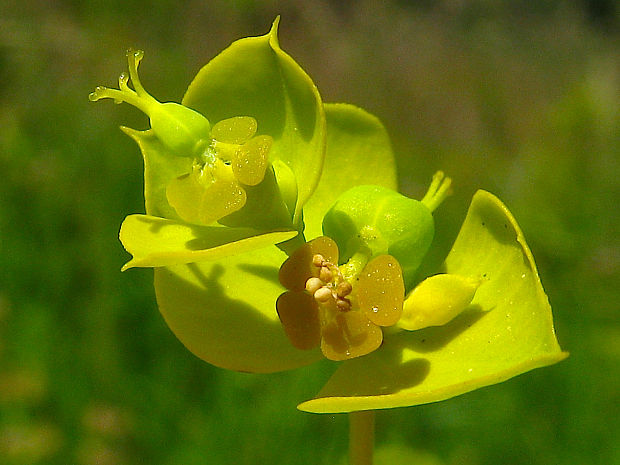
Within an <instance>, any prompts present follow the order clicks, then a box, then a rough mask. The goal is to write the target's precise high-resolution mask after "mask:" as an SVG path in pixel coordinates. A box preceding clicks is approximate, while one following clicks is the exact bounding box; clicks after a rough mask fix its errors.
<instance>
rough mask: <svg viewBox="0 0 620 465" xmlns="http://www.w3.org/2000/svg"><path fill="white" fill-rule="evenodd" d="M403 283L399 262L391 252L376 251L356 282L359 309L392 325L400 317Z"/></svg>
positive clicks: (369, 316)
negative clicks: (380, 253) (379, 252)
mask: <svg viewBox="0 0 620 465" xmlns="http://www.w3.org/2000/svg"><path fill="white" fill-rule="evenodd" d="M404 299H405V284H404V282H403V274H402V271H401V268H400V265H399V264H398V262H397V261H396V259H395V258H394V257H392V256H391V255H380V256H378V257H376V258H374V259H373V260H371V261H370V262H368V264H367V265H366V266H365V267H364V270H363V271H362V274H361V275H360V277H359V282H358V285H357V301H358V304H359V307H360V309H361V311H362V312H364V314H365V315H366V317H367V318H368V319H369V320H370V321H372V322H373V323H375V324H377V325H379V326H392V325H393V324H396V322H397V321H398V320H399V319H400V316H401V314H402V310H403V301H404Z"/></svg>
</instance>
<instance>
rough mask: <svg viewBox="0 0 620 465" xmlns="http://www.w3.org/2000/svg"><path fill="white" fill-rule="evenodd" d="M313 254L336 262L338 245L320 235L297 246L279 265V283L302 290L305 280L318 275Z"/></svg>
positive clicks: (292, 288) (292, 289)
mask: <svg viewBox="0 0 620 465" xmlns="http://www.w3.org/2000/svg"><path fill="white" fill-rule="evenodd" d="M315 255H321V256H322V257H323V259H324V260H327V261H329V262H331V263H334V264H336V263H338V246H337V245H336V243H335V242H334V241H333V240H332V239H330V238H329V237H327V236H320V237H317V238H316V239H313V240H311V241H310V242H306V243H305V244H304V245H302V246H301V247H299V248H298V249H297V250H296V251H295V252H293V253H292V254H291V256H290V257H289V258H288V259H287V260H286V261H285V262H284V263H283V264H282V266H281V267H280V273H279V278H280V283H282V285H283V286H284V287H286V288H287V289H289V290H291V291H303V290H304V289H305V287H306V281H308V279H310V278H312V277H316V278H318V277H319V268H317V267H316V266H315V265H314V264H313V258H314V256H315Z"/></svg>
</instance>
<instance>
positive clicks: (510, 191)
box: [0, 0, 620, 465]
mask: <svg viewBox="0 0 620 465" xmlns="http://www.w3.org/2000/svg"><path fill="white" fill-rule="evenodd" d="M276 14H281V15H282V22H281V28H280V31H281V32H280V42H281V45H282V47H283V48H284V49H285V50H286V51H288V52H289V53H290V54H291V55H292V56H293V57H295V59H296V60H297V61H298V62H299V63H300V64H301V65H302V66H303V67H304V69H306V71H307V72H308V73H309V74H310V75H311V76H312V77H313V79H314V81H315V82H316V84H317V86H318V87H319V89H320V91H321V93H322V95H323V98H324V100H325V101H328V102H333V101H344V102H350V103H354V104H357V105H359V106H362V107H364V108H366V109H368V110H369V111H371V112H372V113H374V114H376V115H377V116H379V117H380V118H381V119H382V120H383V122H384V123H385V124H386V126H387V128H388V131H389V132H390V134H391V136H392V137H393V143H394V148H395V151H396V153H397V154H398V164H399V169H400V180H401V186H402V190H403V192H405V193H407V194H409V195H412V196H417V197H419V196H421V195H422V194H423V192H424V190H425V187H426V186H427V184H428V182H429V179H430V176H431V175H432V173H433V172H434V171H435V170H437V169H443V170H444V171H446V172H447V173H448V174H449V175H450V176H452V177H453V179H454V186H455V195H454V196H452V197H451V198H450V199H449V200H448V201H446V202H445V203H444V205H442V207H441V208H440V209H439V211H438V212H437V214H436V215H435V216H436V219H437V224H438V226H437V230H438V232H437V236H436V247H435V249H434V251H433V252H432V254H431V256H430V257H429V261H428V263H427V265H426V266H427V267H428V269H429V270H430V269H431V268H432V267H433V265H434V264H436V263H438V262H440V260H441V257H442V256H444V255H445V254H446V252H447V251H448V250H449V247H450V244H451V242H452V240H453V239H454V237H455V236H456V233H457V232H458V228H459V225H460V222H461V221H462V220H463V218H464V216H465V212H466V209H467V205H468V203H469V200H470V199H471V196H472V195H473V193H474V192H475V190H476V189H478V188H484V189H487V190H490V191H492V192H494V193H495V194H497V195H498V196H499V197H500V198H502V199H503V200H504V201H505V202H506V204H507V205H508V206H509V208H511V210H512V212H513V213H514V214H515V216H516V217H517V219H518V220H519V222H520V224H521V226H522V228H523V230H524V232H525V234H526V237H527V238H528V242H529V244H530V246H531V248H532V249H533V252H534V256H535V257H536V259H537V263H538V265H539V269H540V274H541V276H542V280H543V284H544V285H545V287H546V290H547V292H548V294H549V298H550V301H551V304H552V306H553V308H554V311H555V321H556V330H557V333H558V338H559V340H560V343H561V345H562V347H563V348H564V349H565V350H568V351H570V352H571V357H570V358H569V359H568V360H566V361H564V362H562V363H561V364H559V365H556V366H553V367H550V368H546V369H542V370H537V371H534V372H531V373H528V374H525V375H522V376H520V377H518V378H516V379H513V380H510V381H508V382H506V383H504V384H500V385H496V386H492V387H489V388H485V389H481V390H478V391H476V392H473V393H470V394H467V395H464V396H461V397H458V398H455V399H452V400H449V401H445V402H441V403H437V404H431V405H426V406H420V407H413V408H406V409H396V410H388V411H381V412H378V417H377V429H378V431H377V446H378V452H377V455H378V456H379V458H383V460H384V462H383V463H390V464H398V463H412V464H414V463H415V464H421V465H430V464H433V465H437V464H444V465H455V464H463V465H465V464H467V465H478V464H480V465H482V464H498V463H503V464H605V465H608V464H620V426H619V422H618V417H619V416H620V410H619V408H618V405H619V404H620V395H619V393H620V389H619V387H620V382H619V380H620V376H619V375H620V373H619V370H618V367H619V361H620V326H619V325H618V309H619V304H618V302H619V295H620V292H619V288H620V279H619V278H620V273H619V271H620V244H619V242H618V232H619V231H620V220H619V217H618V203H619V202H620V189H619V184H620V183H619V181H618V179H619V178H620V166H619V164H620V40H619V39H620V3H619V2H618V1H614V0H607V1H605V0H598V1H596V0H591V1H585V0H584V1H580V2H579V1H557V0H540V1H537V2H528V1H525V0H517V1H508V0H503V1H499V0H495V1H494V0H460V1H459V0H443V1H433V0H421V1H417V2H406V1H386V2H377V1H360V2H341V1H336V0H334V1H327V0H320V1H308V2H298V1H294V0H291V1H282V2H276V1H263V2H258V1H251V0H246V1H242V0H237V1H224V0H219V1H198V0H194V1H187V2H180V1H176V2H173V1H164V0H159V1H156V2H146V1H138V0H122V1H121V0H112V1H105V2H104V1H100V0H99V1H98V0H87V1H84V0H80V1H77V0H62V1H60V0H59V1H55V2H48V1H42V0H41V1H37V0H22V1H16V0H4V1H3V2H2V5H1V6H0V174H1V180H0V270H1V271H0V464H7V465H38V464H52V465H55V464H58V465H67V464H70V465H71V464H76V465H83V464H84V465H86V464H93V465H94V464H100V465H108V464H118V465H128V464H143V463H148V464H153V465H177V464H179V465H180V464H183V465H193V464H227V463H235V464H274V463H278V464H335V463H341V460H342V459H343V457H344V455H345V454H346V448H347V437H346V432H347V421H346V417H345V416H338V415H336V416H333V415H311V414H305V413H301V412H299V411H297V410H296V409H295V406H296V404H297V403H298V402H300V401H302V400H305V399H307V398H309V397H311V396H312V395H313V394H314V393H316V392H317V390H318V389H319V388H320V386H321V385H322V383H323V382H324V381H325V380H326V379H327V377H328V376H329V374H330V373H331V371H332V370H333V366H332V365H330V363H327V362H325V363H321V364H318V365H315V366H313V367H310V368H305V369H300V370H296V371H294V372H288V373H280V374H274V375H246V374H239V373H232V372H227V371H223V370H220V369H217V368H214V367H212V366H210V365H207V364H205V363H203V362H201V361H200V360H198V359H196V358H195V357H194V356H193V355H192V354H191V353H189V352H188V351H186V350H185V349H184V347H183V346H182V345H181V344H180V343H179V342H178V341H177V340H176V339H175V338H174V336H173V335H172V334H171V332H170V331H169V330H168V328H167V327H166V326H165V324H164V323H163V321H162V318H161V317H160V315H159V313H158V311H157V307H156V305H155V301H154V295H153V289H152V282H151V280H152V272H151V271H149V270H131V271H129V272H127V273H124V274H121V273H120V271H119V269H120V267H121V265H122V264H123V263H124V262H125V261H126V260H127V259H128V256H127V254H126V253H125V252H124V251H123V249H122V247H121V245H120V243H119V242H118V241H117V239H116V237H117V233H118V228H119V225H120V223H121V221H122V219H123V217H124V216H125V215H126V214H129V213H134V212H142V211H143V200H142V161H141V157H140V155H139V151H138V148H137V146H136V145H135V144H134V142H133V141H131V140H130V139H129V138H128V137H126V136H125V135H124V134H122V133H121V132H120V131H119V130H118V126H119V125H120V124H124V125H127V126H130V127H135V128H139V129H143V128H145V127H146V124H147V120H146V118H145V117H144V115H142V114H140V113H139V112H138V111H137V110H135V109H133V108H131V107H129V106H128V105H122V106H114V105H111V104H106V103H99V104H92V103H90V102H89V101H88V99H87V95H88V93H89V92H90V91H92V90H93V88H94V87H95V86H96V85H100V84H101V85H115V84H116V79H117V76H118V74H119V73H120V72H121V71H124V70H125V66H126V63H125V58H124V52H125V49H127V48H128V47H136V48H142V49H144V50H145V51H146V58H145V60H144V62H143V64H142V66H141V76H142V80H143V82H144V83H145V86H146V88H147V89H149V90H150V91H151V92H152V94H153V95H155V96H157V97H158V98H160V99H162V100H176V101H179V100H180V99H181V97H182V95H183V92H184V90H185V88H186V86H187V85H188V83H189V82H190V80H191V79H192V77H193V76H194V74H195V73H196V72H197V71H198V69H199V68H200V67H201V66H202V65H203V64H205V63H206V62H207V61H208V60H209V59H211V58H212V57H213V56H214V55H215V54H217V53H218V52H219V51H221V50H222V49H223V48H225V47H226V46H227V45H228V44H230V43H231V42H232V41H234V40H236V39H238V38H241V37H244V36H249V35H261V34H264V33H266V32H267V31H268V30H269V27H270V25H271V22H272V20H273V18H274V17H275V15H276ZM389 457H392V459H390V458H389ZM393 457H397V460H395V461H394V460H393ZM390 460H392V461H390Z"/></svg>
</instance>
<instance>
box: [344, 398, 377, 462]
mask: <svg viewBox="0 0 620 465" xmlns="http://www.w3.org/2000/svg"><path fill="white" fill-rule="evenodd" d="M374 445H375V411H374V410H362V411H359V412H350V413H349V464H350V465H372V456H373V451H374Z"/></svg>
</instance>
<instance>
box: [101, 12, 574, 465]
mask: <svg viewBox="0 0 620 465" xmlns="http://www.w3.org/2000/svg"><path fill="white" fill-rule="evenodd" d="M277 26H278V20H276V22H275V23H274V25H273V27H272V29H271V31H270V32H269V33H268V34H267V35H265V36H262V37H251V38H246V39H241V40H239V41H237V42H234V43H233V44H232V45H231V46H230V47H229V48H227V49H226V50H224V51H223V52H222V53H221V54H219V55H218V56H217V57H215V58H214V59H213V60H212V61H211V62H210V63H208V64H207V65H206V66H205V67H204V68H203V69H202V70H200V72H199V73H198V75H197V76H196V78H195V79H194V80H193V82H192V83H191V84H190V86H189V88H188V90H187V92H186V94H185V97H184V98H183V102H182V104H177V103H160V102H159V101H157V100H156V99H155V98H153V97H152V96H151V95H149V94H148V93H147V91H146V90H144V88H143V87H142V85H141V83H140V79H139V77H138V65H139V63H140V60H141V59H142V56H143V53H142V52H141V51H129V52H128V53H127V59H128V65H129V74H128V75H127V74H122V75H121V77H120V78H119V89H108V88H105V87H97V88H96V90H95V91H94V92H93V93H92V94H91V95H90V99H91V100H99V99H103V98H110V99H113V100H114V101H115V102H117V103H120V102H127V103H129V104H131V105H134V106H135V107H137V108H139V109H140V110H142V111H143V112H145V113H146V114H147V115H148V116H149V118H150V123H151V128H150V129H149V130H146V131H137V130H134V129H129V128H125V127H123V128H122V129H123V131H124V132H126V133H127V134H128V135H129V136H131V137H132V138H133V139H135V140H136V142H137V143H138V145H139V146H140V149H141V151H142V154H143V156H144V178H145V183H144V184H145V202H146V214H145V215H141V214H138V215H130V216H128V217H127V218H126V219H125V221H124V222H123V225H122V227H121V231H120V238H121V241H122V243H123V245H124V246H125V248H126V249H127V251H128V252H130V253H131V254H132V255H133V258H132V260H131V261H129V263H127V264H126V265H125V267H124V269H126V268H130V267H152V268H154V270H155V291H156V295H157V301H158V304H159V308H160V310H161V312H162V314H163V316H164V318H165V319H166V322H167V323H168V325H169V326H170V328H171V329H172V331H174V333H175V334H176V335H177V336H178V338H179V339H180V340H181V341H182V342H183V343H184V344H185V345H186V346H187V348H188V349H189V350H191V351H192V352H193V353H195V354H196V355H197V356H199V357H200V358H202V359H204V360H205V361H207V362H209V363H212V364H214V365H217V366H219V367H222V368H227V369H231V370H239V371H244V372H274V371H279V370H288V369H292V368H296V367H300V366H303V365H306V364H309V363H312V362H314V361H316V360H319V359H320V358H321V357H327V358H328V359H330V360H334V361H337V362H338V363H337V364H336V371H335V373H334V375H333V376H332V378H331V379H330V380H329V381H328V382H327V384H326V385H325V386H324V387H323V389H322V390H321V391H320V392H319V393H318V394H317V396H316V397H315V398H314V399H311V400H307V401H305V402H303V403H302V404H300V405H299V408H300V409H302V410H305V411H308V412H322V413H326V412H357V411H368V410H372V409H382V408H389V407H400V406H410V405H415V404H421V403H426V402H434V401H438V400H442V399H447V398H450V397H453V396H456V395H458V394H462V393H464V392H467V391H471V390H473V389H477V388H479V387H482V386H486V385H489V384H494V383H499V382H501V381H504V380H506V379H508V378H510V377H512V376H515V375H518V374H520V373H523V372H525V371H528V370H531V369H533V368H537V367H541V366H545V365H549V364H552V363H556V362H558V361H560V360H562V359H563V358H564V357H566V353H564V352H562V351H561V350H560V347H559V346H558V343H557V341H556V338H555V335H554V330H553V322H552V316H551V309H550V307H549V304H548V301H547V297H546V296H545V293H544V291H543V288H542V286H541V283H540V279H539V277H538V274H537V271H536V266H535V264H534V259H533V257H532V255H531V253H530V250H529V248H528V246H527V244H526V242H525V239H524V237H523V234H522V232H521V230H520V229H519V226H518V225H517V223H516V221H515V219H514V218H513V216H512V215H511V214H510V212H509V211H508V209H507V208H506V207H505V206H504V205H503V204H502V203H501V202H500V200H498V199H497V198H496V197H495V196H493V195H492V194H490V193H488V192H485V191H478V192H477V193H476V194H475V196H474V198H473V200H472V202H471V206H470V208H469V211H468V213H467V217H466V218H465V221H464V223H463V226H462V228H461V230H460V233H459V234H458V237H457V238H456V241H455V243H454V246H453V247H452V250H451V251H450V253H449V254H448V256H447V257H446V259H445V263H444V264H443V268H442V269H441V270H437V274H435V275H433V276H429V277H426V278H423V279H421V278H420V277H419V276H418V274H417V273H416V272H417V269H418V267H419V265H420V262H421V261H422V259H423V257H424V255H425V254H426V252H427V250H428V248H429V247H430V246H431V242H432V239H433V234H434V222H433V213H434V211H435V209H436V208H437V207H438V206H439V205H440V203H441V202H442V201H443V200H444V198H445V197H446V196H447V195H448V193H449V191H450V179H449V178H447V177H445V176H444V175H443V173H441V172H438V173H437V174H436V175H435V176H434V177H433V179H432V181H431V183H430V188H429V189H428V192H427V194H426V195H425V196H424V198H423V199H422V200H421V201H418V200H413V199H410V198H407V197H405V196H403V195H401V194H400V193H398V192H397V185H396V172H395V163H394V156H393V154H392V151H391V148H390V143H389V140H388V137H387V135H386V132H385V130H384V128H383V126H382V125H381V123H380V122H379V121H378V120H377V119H376V118H375V117H373V116H372V115H370V114H368V113H366V112H365V111H363V110H361V109H359V108H357V107H354V106H351V105H345V104H324V103H323V102H322V101H321V98H320V95H319V93H318V91H317V89H316V87H315V86H314V84H313V83H312V81H311V79H310V78H309V77H308V75H307V74H306V73H305V72H304V71H303V70H302V69H301V68H300V67H299V65H298V64H297V63H296V62H295V61H294V60H293V59H292V58H291V57H290V56H289V55H287V54H286V53H285V52H283V51H282V49H281V48H280V46H279V44H278V37H277ZM130 81H131V86H132V87H133V89H132V88H131V87H130ZM352 431H353V430H352ZM352 460H356V459H355V454H354V453H353V455H352Z"/></svg>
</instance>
